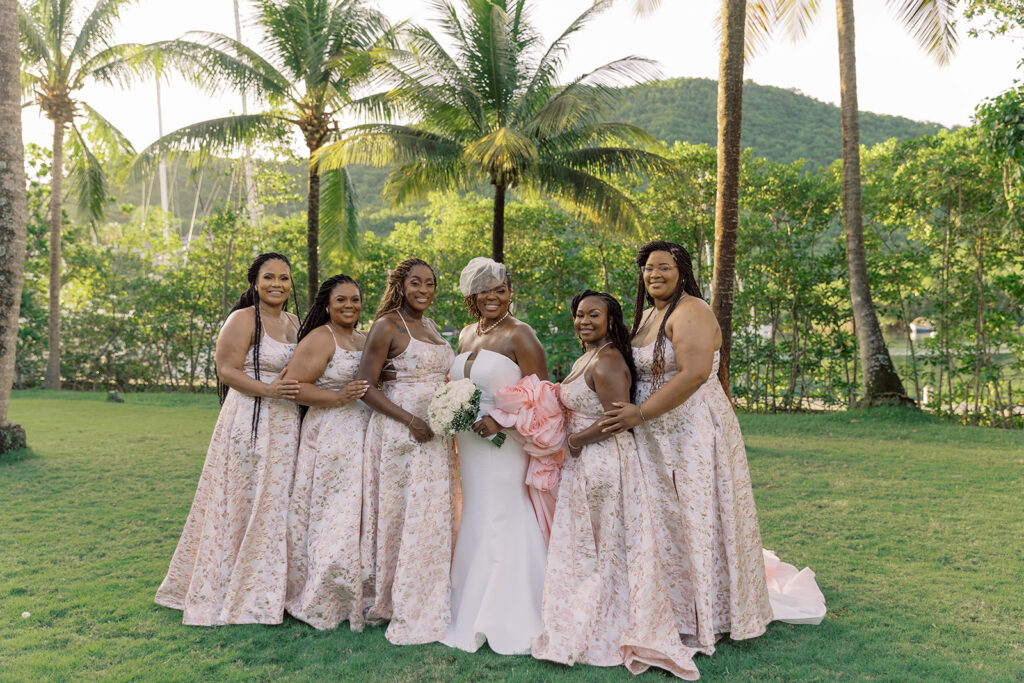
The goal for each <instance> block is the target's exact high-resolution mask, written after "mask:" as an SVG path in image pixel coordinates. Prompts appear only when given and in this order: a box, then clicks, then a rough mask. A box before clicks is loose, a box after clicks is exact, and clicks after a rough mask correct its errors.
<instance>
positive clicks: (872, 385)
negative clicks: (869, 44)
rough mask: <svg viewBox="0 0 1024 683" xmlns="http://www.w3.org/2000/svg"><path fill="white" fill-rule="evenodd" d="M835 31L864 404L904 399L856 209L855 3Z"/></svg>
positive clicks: (844, 6)
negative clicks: (880, 321) (873, 298)
mask: <svg viewBox="0 0 1024 683" xmlns="http://www.w3.org/2000/svg"><path fill="white" fill-rule="evenodd" d="M836 13H837V15H838V26H839V80H840V86H841V111H842V122H843V123H842V127H843V220H844V222H845V223H846V266H847V270H848V271H849V276H850V299H851V302H852V307H853V320H854V323H855V324H856V329H857V344H858V346H859V347H860V359H861V365H862V367H863V372H864V398H863V401H864V404H865V405H870V404H871V403H872V402H873V401H875V400H877V399H885V398H894V397H903V398H905V397H906V391H905V390H904V389H903V382H902V381H901V380H900V377H899V375H898V374H897V373H896V368H895V366H894V365H893V363H892V358H891V357H890V356H889V349H887V348H886V347H885V340H884V339H883V337H882V328H881V326H880V325H879V324H878V316H877V315H875V307H874V304H873V303H872V302H871V286H870V283H869V282H868V266H867V255H866V253H865V249H864V223H863V217H862V215H861V206H860V129H859V128H860V122H859V115H858V112H857V62H856V56H855V41H854V31H853V27H854V22H853V0H836Z"/></svg>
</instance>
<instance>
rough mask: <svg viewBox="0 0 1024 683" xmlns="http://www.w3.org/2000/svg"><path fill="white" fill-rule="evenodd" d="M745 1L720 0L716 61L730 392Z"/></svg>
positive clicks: (719, 227)
mask: <svg viewBox="0 0 1024 683" xmlns="http://www.w3.org/2000/svg"><path fill="white" fill-rule="evenodd" d="M746 13H747V3H746V0H722V26H723V29H722V42H721V47H720V53H719V60H718V187H717V190H716V193H715V267H714V271H713V273H712V276H711V309H712V310H713V311H714V312H715V317H716V318H717V319H718V324H719V326H720V327H721V328H722V352H721V358H720V360H719V366H718V378H719V381H721V383H722V387H723V388H724V389H725V392H726V393H727V394H728V393H729V358H730V356H731V355H732V304H733V287H734V284H735V279H736V230H737V226H738V224H739V200H740V153H741V150H740V130H741V126H742V122H743V33H744V26H745V20H746Z"/></svg>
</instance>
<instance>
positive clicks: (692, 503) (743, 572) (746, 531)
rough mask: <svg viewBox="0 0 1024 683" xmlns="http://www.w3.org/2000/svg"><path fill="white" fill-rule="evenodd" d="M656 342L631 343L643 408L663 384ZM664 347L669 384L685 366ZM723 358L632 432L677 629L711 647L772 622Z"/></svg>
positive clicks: (690, 639) (752, 633)
mask: <svg viewBox="0 0 1024 683" xmlns="http://www.w3.org/2000/svg"><path fill="white" fill-rule="evenodd" d="M654 346H655V345H654V343H653V342H652V343H651V344H649V345H647V346H643V347H634V348H633V359H634V362H635V363H636V368H637V372H638V373H639V381H638V383H637V390H636V400H635V403H636V404H637V405H639V404H640V403H642V402H643V401H645V400H646V399H647V398H649V397H650V396H651V395H652V394H653V393H654V392H655V391H656V390H657V388H658V387H655V386H654V383H653V367H654ZM663 353H664V356H663V363H664V365H663V367H664V381H665V382H667V381H668V380H670V379H671V378H672V377H673V376H674V375H675V374H676V373H677V372H678V370H677V367H676V362H675V354H674V353H673V352H672V349H671V345H669V344H666V345H665V348H664V351H663ZM718 363H719V352H718V351H715V355H714V362H713V366H712V368H711V374H710V375H708V378H707V380H705V382H704V383H703V384H702V385H701V386H700V387H699V388H698V389H697V391H696V392H695V393H694V394H693V395H692V396H690V397H689V398H688V399H686V401H684V402H683V403H682V404H680V405H679V406H676V407H675V408H673V409H672V410H670V411H668V412H667V413H665V414H663V415H661V416H659V417H657V418H655V419H652V420H648V421H647V422H643V423H641V424H640V425H638V426H637V427H636V428H635V429H634V433H635V434H636V442H637V448H638V450H639V454H640V462H641V466H642V468H643V470H644V473H645V476H646V478H647V486H648V489H649V490H650V492H651V495H652V503H653V505H652V510H653V511H654V513H655V527H656V530H657V532H658V534H659V536H660V544H661V547H662V553H661V561H662V564H663V566H664V567H665V568H666V571H667V573H668V576H670V577H673V582H672V583H671V585H670V586H669V589H670V595H671V598H672V604H673V611H674V614H675V622H676V628H677V629H678V630H679V633H680V634H681V635H682V636H683V639H684V642H686V643H687V644H689V645H693V646H694V647H697V648H699V649H700V650H701V651H702V652H704V653H706V654H711V653H712V652H714V649H715V641H716V639H717V638H718V637H719V635H721V634H725V633H728V634H729V636H730V637H731V638H733V639H735V640H742V639H746V638H753V637H756V636H759V635H761V634H762V633H764V631H765V628H766V627H767V625H768V623H769V622H770V621H771V620H772V610H771V605H770V603H769V599H768V589H767V585H766V578H765V566H764V560H763V557H762V552H761V530H760V527H759V526H758V521H757V509H756V507H755V505H754V495H753V491H752V489H751V484H750V471H749V469H748V467H747V456H746V451H745V449H744V446H743V436H742V435H741V434H740V426H739V421H738V420H737V419H736V413H735V411H734V410H733V407H732V404H731V403H730V402H729V398H728V396H726V394H725V391H724V390H723V389H722V385H721V384H720V383H719V380H718Z"/></svg>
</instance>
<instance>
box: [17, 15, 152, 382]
mask: <svg viewBox="0 0 1024 683" xmlns="http://www.w3.org/2000/svg"><path fill="white" fill-rule="evenodd" d="M132 2H133V0H99V1H98V2H96V3H95V4H94V5H93V8H92V10H91V11H88V12H87V13H83V12H80V11H79V3H77V2H74V0H36V1H35V2H28V3H24V4H19V5H18V32H19V34H20V38H21V87H22V95H23V96H24V97H26V98H27V99H28V101H29V103H30V104H34V105H36V106H38V107H39V108H40V110H42V112H43V114H44V115H45V116H46V118H48V119H50V121H52V122H53V149H52V153H53V163H52V166H51V167H50V178H51V181H50V183H51V184H50V298H49V309H50V311H49V351H48V356H47V362H46V378H45V380H44V386H46V387H47V388H51V389H59V388H60V287H61V272H60V269H61V227H62V225H63V198H64V189H63V182H64V136H65V134H66V133H67V132H69V131H70V133H71V138H70V142H71V145H70V147H71V149H70V152H71V155H70V156H71V162H72V166H71V172H70V173H69V174H68V178H67V180H68V182H69V184H70V187H69V190H70V191H69V192H68V194H70V195H72V196H74V197H75V198H77V200H78V208H79V209H80V211H81V212H82V213H83V214H85V215H87V216H89V217H90V218H91V219H94V220H96V219H99V218H100V217H101V215H102V213H103V208H104V205H105V204H106V202H107V196H108V191H107V177H106V174H105V173H104V170H103V165H102V164H101V163H100V160H99V158H98V157H97V156H96V154H94V153H93V148H92V147H91V146H90V142H94V143H97V144H99V145H100V146H101V147H102V148H103V150H104V152H105V153H106V155H107V156H108V157H117V156H121V155H133V154H134V153H135V152H134V150H133V149H132V145H131V143H130V142H129V141H128V139H127V138H126V137H125V136H124V135H123V134H122V133H121V131H119V130H118V129H117V128H116V127H115V126H114V125H113V124H111V123H110V122H109V121H108V120H107V119H106V118H104V117H103V116H102V115H101V114H100V113H99V112H98V111H96V110H95V109H93V108H92V107H91V106H89V104H88V103H86V102H84V101H82V100H81V99H77V93H78V92H79V91H80V90H81V89H82V88H83V87H84V86H86V85H87V84H88V83H90V82H92V81H95V82H100V83H107V84H112V83H115V82H121V83H123V82H124V81H125V80H126V78H127V77H129V76H130V75H131V73H132V68H131V63H132V60H131V55H133V54H134V53H135V52H136V51H137V49H138V46H135V45H128V44H124V45H117V44H114V42H113V38H114V27H115V25H116V23H117V20H118V17H119V15H120V12H121V10H122V9H123V8H124V7H125V6H126V5H129V4H132ZM83 14H84V16H85V19H84V21H82V23H81V26H80V27H78V31H77V33H76V32H75V28H76V24H77V21H76V20H77V19H78V18H80V16H82V15H83Z"/></svg>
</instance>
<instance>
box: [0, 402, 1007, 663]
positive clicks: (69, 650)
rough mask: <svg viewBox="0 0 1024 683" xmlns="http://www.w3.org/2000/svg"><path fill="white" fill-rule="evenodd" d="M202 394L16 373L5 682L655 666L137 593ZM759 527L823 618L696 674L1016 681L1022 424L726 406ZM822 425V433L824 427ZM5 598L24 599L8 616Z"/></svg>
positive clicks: (199, 442) (150, 571)
mask: <svg viewBox="0 0 1024 683" xmlns="http://www.w3.org/2000/svg"><path fill="white" fill-rule="evenodd" d="M216 415H217V403H216V399H215V398H214V397H213V396H211V395H203V396H186V395H181V394H173V395H137V394H136V395H132V396H129V397H128V403H126V404H113V403H106V402H104V401H103V396H102V394H80V393H72V392H64V393H61V394H57V395H55V394H53V393H45V392H37V391H32V392H15V394H14V399H13V401H12V403H11V417H12V419H15V420H17V421H18V422H19V423H21V424H23V425H24V426H25V428H26V429H27V430H28V431H29V433H30V434H31V435H32V443H33V449H34V452H33V453H32V454H26V456H24V457H22V458H21V459H14V458H9V459H5V460H3V461H0V497H2V498H3V500H4V501H5V503H6V510H7V512H6V513H5V515H4V523H3V525H0V566H3V567H4V571H3V572H2V575H0V594H2V595H4V596H5V598H4V601H3V605H2V610H3V612H2V618H0V640H2V642H3V643H4V647H3V648H0V671H3V675H2V676H0V677H2V678H4V679H5V680H68V679H72V678H80V679H88V680H132V679H139V680H152V679H154V678H155V679H159V680H165V681H194V680H217V681H251V680H269V679H274V680H296V681H300V680H301V681H308V680H355V679H357V678H358V679H359V680H368V681H395V680H474V681H484V680H516V681H536V680H554V679H559V680H561V679H565V680H568V681H613V680H618V681H665V680H667V678H666V677H665V676H664V675H661V674H659V673H650V674H645V675H644V676H642V677H641V678H639V679H637V678H636V677H634V676H632V675H631V674H629V673H628V672H627V671H626V670H625V669H623V668H621V667H617V668H608V669H600V668H595V667H589V666H583V665H578V666H576V667H573V668H572V669H568V668H565V667H562V666H558V665H555V664H550V663H544V662H538V661H534V660H531V659H530V658H528V657H502V656H499V655H495V654H493V653H491V652H490V651H489V650H488V649H487V648H486V647H485V648H482V649H481V650H480V651H479V652H477V653H476V654H467V653H464V652H461V651H458V650H453V649H451V648H447V647H444V646H443V645H439V644H432V645H423V646H409V647H394V646H392V645H390V644H388V643H387V641H386V640H385V639H384V633H383V629H381V628H370V629H367V630H366V631H365V632H363V633H352V632H350V631H349V630H348V629H347V628H346V627H345V626H342V627H341V628H339V629H336V630H333V631H323V632H319V631H315V630H313V629H312V628H310V627H308V626H306V625H305V624H302V623H299V622H297V621H294V620H292V619H286V621H285V623H284V624H282V625H281V626H269V627H268V626H229V627H223V628H216V629H213V628H196V627H188V626H182V624H181V613H180V612H175V611H173V610H169V609H164V608H162V607H158V606H157V605H155V604H153V595H154V593H155V591H156V588H157V586H158V585H159V583H160V580H161V578H162V577H163V575H164V572H165V571H166V570H167V564H168V562H169V560H170V557H171V553H172V552H173V549H174V544H175V543H176V541H177V538H178V535H179V533H180V532H181V528H182V525H183V523H184V520H185V516H186V514H187V512H188V507H189V503H190V501H191V498H192V494H193V492H194V491H195V484H196V480H197V479H198V476H199V471H200V468H201V467H202V463H203V454H204V452H205V450H206V446H207V443H208V441H209V438H210V433H211V431H212V429H213V423H214V420H215V419H216ZM741 423H742V427H743V430H744V436H745V437H746V442H747V447H748V457H749V461H750V469H751V475H752V478H753V485H754V495H755V498H756V502H757V506H758V512H759V517H760V523H761V530H762V535H763V538H764V544H765V546H766V547H767V548H770V549H772V550H775V551H776V552H777V553H778V554H779V556H780V557H782V558H783V559H785V560H787V561H790V562H793V563H795V564H797V565H798V566H800V567H803V566H805V565H806V566H810V567H812V568H813V569H814V571H815V572H816V573H817V580H818V582H819V584H820V586H821V588H822V591H823V592H824V593H825V597H826V599H827V601H828V606H829V615H828V616H827V617H826V619H825V621H824V622H823V623H822V624H821V625H820V626H790V625H786V624H772V625H771V626H770V627H769V629H768V632H767V633H766V634H765V635H764V636H762V637H760V638H756V639H754V640H751V641H747V642H743V643H734V642H731V641H724V642H722V643H720V644H719V646H718V649H717V651H716V653H715V655H714V656H713V657H704V656H698V657H697V659H696V663H697V665H698V667H699V668H700V670H701V674H702V680H704V681H717V680H723V681H724V680H728V681H736V680H742V681H755V680H758V681H760V680H799V681H804V680H833V679H837V678H849V679H857V680H859V679H866V678H874V679H882V680H1012V679H1013V678H1014V677H1015V676H1016V675H1017V674H1019V672H1020V661H1021V647H1022V645H1024V644H1022V643H1021V640H1020V637H1019V634H1017V635H1014V632H1013V630H1012V629H1009V630H1008V625H1010V624H1019V623H1021V621H1022V620H1024V611H1022V604H1021V601H1020V599H1019V597H1020V596H1019V589H1020V586H1019V581H1018V580H1017V577H1019V568H1020V562H1021V557H1020V553H1019V548H1020V544H1019V539H1020V537H1021V535H1022V534H1024V528H1022V521H1021V518H1020V515H1019V514H1018V511H1019V505H1018V503H1019V492H1020V489H1021V486H1022V485H1024V480H1022V471H1021V467H1020V453H1021V451H1022V450H1024V433H1021V432H1011V431H1006V430H979V429H974V428H966V427H956V426H953V425H948V424H942V423H940V422H938V421H936V420H935V419H933V418H929V417H927V416H923V415H919V414H914V413H911V412H908V411H891V412H889V411H882V412H872V413H869V414H865V415H862V416H858V417H856V418H855V419H853V420H851V419H850V414H848V413H833V414H830V415H803V416H802V415H787V416H772V417H764V416H759V415H742V416H741ZM823 444H824V445H823ZM22 612H28V613H29V614H30V616H29V617H27V618H24V619H23V618H21V616H20V615H21V613H22Z"/></svg>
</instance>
